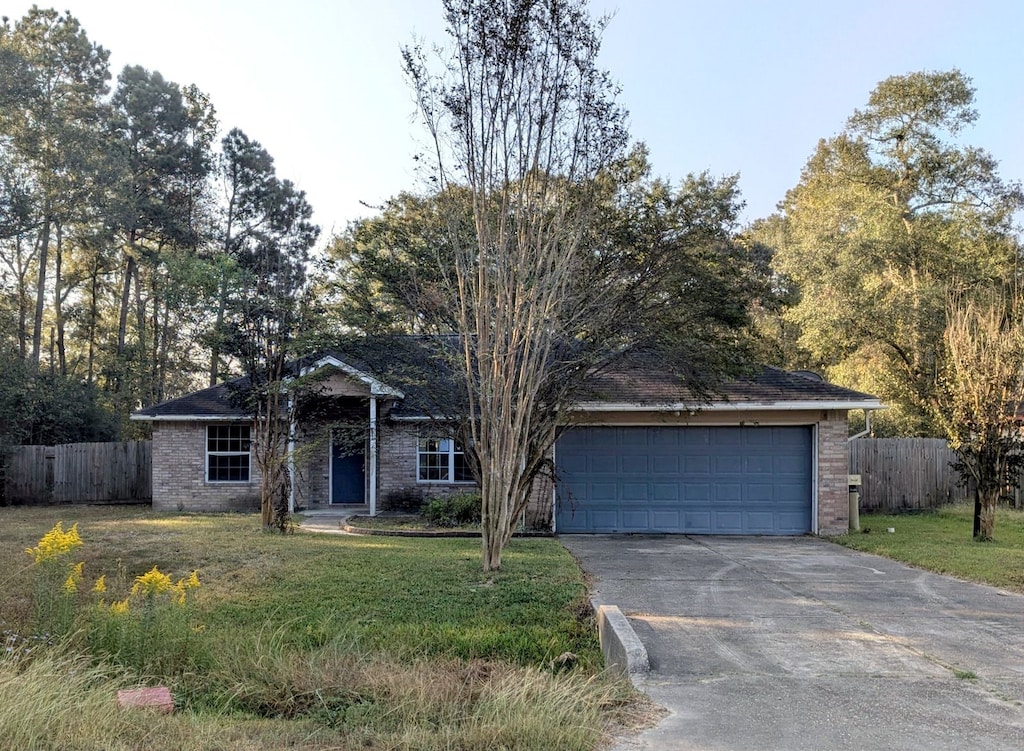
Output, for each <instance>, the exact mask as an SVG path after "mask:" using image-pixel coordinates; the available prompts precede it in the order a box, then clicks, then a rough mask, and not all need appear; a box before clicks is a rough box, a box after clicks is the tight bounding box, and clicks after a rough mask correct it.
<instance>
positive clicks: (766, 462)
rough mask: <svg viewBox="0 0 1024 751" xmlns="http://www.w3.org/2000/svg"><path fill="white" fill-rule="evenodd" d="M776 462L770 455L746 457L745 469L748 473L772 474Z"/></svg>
mask: <svg viewBox="0 0 1024 751" xmlns="http://www.w3.org/2000/svg"><path fill="white" fill-rule="evenodd" d="M774 465H775V463H774V461H773V458H772V457H770V456H748V457H745V461H744V467H743V471H744V472H746V473H747V474H748V475H757V474H760V475H771V474H773V473H774V471H775V466H774Z"/></svg>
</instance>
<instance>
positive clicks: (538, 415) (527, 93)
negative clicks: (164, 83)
mask: <svg viewBox="0 0 1024 751" xmlns="http://www.w3.org/2000/svg"><path fill="white" fill-rule="evenodd" d="M443 5H444V13H445V20H446V22H447V31H448V34H449V37H450V44H449V46H448V47H447V48H444V49H439V50H437V55H436V56H432V55H427V54H425V53H424V51H423V49H422V48H420V47H415V46H414V47H411V48H406V49H405V50H404V51H403V57H404V64H405V71H406V74H407V76H408V78H409V80H410V82H411V86H412V88H413V90H414V92H415V96H416V101H417V105H418V110H419V114H420V115H421V117H422V120H423V123H424V124H425V126H426V128H427V130H428V133H429V136H430V142H431V145H432V148H433V159H430V160H428V161H430V162H432V165H431V168H430V179H431V181H432V183H433V187H434V188H435V189H436V190H437V191H438V195H439V196H440V199H441V201H442V213H443V214H444V216H445V220H446V222H447V234H448V238H449V240H450V242H451V245H452V247H451V249H450V250H451V258H452V267H451V268H450V270H449V272H448V273H447V274H446V277H445V283H446V284H447V285H449V287H450V289H451V292H452V297H453V299H455V300H456V301H457V307H456V310H455V311H454V313H455V315H454V318H455V326H456V329H457V333H458V334H459V336H460V339H459V341H460V345H461V348H460V351H459V358H458V359H459V372H460V374H461V377H462V378H464V379H465V382H466V386H467V389H466V391H467V396H468V425H469V430H470V436H471V441H472V451H473V453H474V454H475V456H476V457H477V459H478V462H479V471H480V485H481V494H482V497H483V501H482V518H483V523H482V529H483V543H482V544H483V567H484V569H485V570H493V569H497V568H500V566H501V554H502V549H503V548H504V546H505V544H506V543H507V542H508V540H509V539H510V537H511V535H512V532H513V530H514V528H515V524H516V521H517V519H518V518H519V516H520V514H521V512H522V511H523V510H524V509H525V507H526V504H527V502H528V500H529V493H530V487H531V482H532V479H533V477H534V476H535V474H536V469H537V465H538V463H540V462H543V461H545V459H544V457H546V456H547V455H548V451H549V449H550V447H551V446H552V444H553V443H554V440H555V438H556V430H557V424H558V421H557V417H558V410H559V409H560V406H561V405H559V404H558V403H557V402H555V401H551V400H550V399H552V398H557V395H558V393H559V390H558V387H557V383H558V379H559V378H561V377H563V376H565V375H566V371H571V370H573V369H578V368H579V367H580V364H579V363H576V362H574V360H573V358H572V357H568V358H567V357H566V356H565V355H566V354H567V352H569V351H570V350H571V348H572V340H573V338H574V336H575V334H576V333H577V332H578V331H579V328H580V327H579V322H580V316H581V315H585V313H586V311H587V309H588V308H590V307H593V306H592V301H590V300H587V299H581V297H580V292H581V291H580V288H579V286H578V284H577V278H576V272H577V270H578V269H579V268H580V267H581V265H582V264H583V262H584V257H585V256H586V254H587V252H588V248H587V247H586V245H585V243H584V242H583V239H584V237H585V236H586V235H587V230H588V227H589V224H590V222H591V221H592V212H593V201H592V198H593V191H594V189H595V181H596V178H598V176H599V175H600V174H601V173H602V170H604V169H605V168H606V167H608V166H609V165H610V164H611V163H612V162H613V161H614V160H616V159H617V158H618V157H620V156H621V155H622V153H623V151H624V148H625V145H626V143H627V132H626V128H625V113H624V111H623V110H622V109H621V108H620V107H619V106H618V104H616V101H615V97H616V94H617V87H616V86H615V85H614V84H613V82H612V81H611V80H610V78H609V76H608V74H607V73H606V72H605V71H603V70H601V69H600V68H599V67H598V65H597V57H598V50H599V47H600V35H601V31H602V30H603V27H604V24H605V21H604V20H603V19H600V20H595V19H593V18H591V16H590V15H589V13H588V11H587V8H586V3H585V2H583V1H582V0H505V1H504V2H493V0H444V3H443ZM464 191H468V193H469V195H470V200H471V203H472V214H471V216H470V217H469V221H471V222H472V225H471V227H469V228H468V229H470V230H471V232H467V231H466V230H467V228H466V227H465V225H464V221H465V219H464V217H465V216H466V215H465V212H464V211H461V210H460V206H459V201H458V200H455V201H453V205H452V206H451V207H449V210H447V211H445V209H444V198H445V196H447V195H455V194H459V196H460V197H461V196H462V195H464ZM463 205H464V204H463ZM467 235H468V236H469V237H471V238H472V240H471V241H470V242H466V241H465V240H464V238H465V237H467ZM589 294H590V295H593V291H591V292H590V293H589Z"/></svg>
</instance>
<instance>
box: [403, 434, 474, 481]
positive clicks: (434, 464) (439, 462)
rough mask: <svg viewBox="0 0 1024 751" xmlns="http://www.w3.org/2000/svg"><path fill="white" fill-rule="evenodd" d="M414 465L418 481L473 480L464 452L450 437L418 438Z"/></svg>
mask: <svg viewBox="0 0 1024 751" xmlns="http://www.w3.org/2000/svg"><path fill="white" fill-rule="evenodd" d="M416 466H417V467H418V471H417V474H416V479H417V480H419V481H420V482H473V473H472V471H471V470H470V468H469V462H468V461H467V460H466V454H465V452H464V451H463V450H462V447H461V446H459V444H458V443H456V442H455V441H454V440H452V439H451V438H433V437H426V438H420V440H419V445H418V446H417V448H416Z"/></svg>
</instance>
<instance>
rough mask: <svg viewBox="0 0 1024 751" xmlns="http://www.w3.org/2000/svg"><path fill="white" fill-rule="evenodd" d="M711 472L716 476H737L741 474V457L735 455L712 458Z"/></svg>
mask: <svg viewBox="0 0 1024 751" xmlns="http://www.w3.org/2000/svg"><path fill="white" fill-rule="evenodd" d="M711 467H712V472H713V473H714V474H716V475H738V474H740V473H741V472H743V457H741V456H737V455H736V454H733V455H730V456H712V457H711Z"/></svg>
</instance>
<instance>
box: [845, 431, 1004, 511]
mask: <svg viewBox="0 0 1024 751" xmlns="http://www.w3.org/2000/svg"><path fill="white" fill-rule="evenodd" d="M955 461H956V454H955V453H954V452H953V450H952V449H951V448H949V445H948V444H947V443H946V441H945V440H944V439H942V438H858V439H857V440H855V441H851V442H850V474H851V475H860V478H861V489H860V508H861V510H862V511H883V512H885V511H906V510H909V509H930V508H937V507H938V506H943V505H945V504H947V503H958V502H964V501H973V500H974V490H973V488H971V487H966V488H965V487H963V486H962V485H960V484H959V479H960V477H959V475H958V474H957V473H956V471H955V470H954V469H953V463H954V462H955ZM1022 489H1024V474H1022V475H1021V476H1019V477H1018V478H1017V481H1016V482H1014V483H1013V487H1008V488H1007V489H1006V491H1007V492H1006V495H1007V496H1008V497H1009V498H1012V499H1013V500H1012V502H1013V505H1014V507H1016V508H1021V507H1022V505H1024V493H1022Z"/></svg>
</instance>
